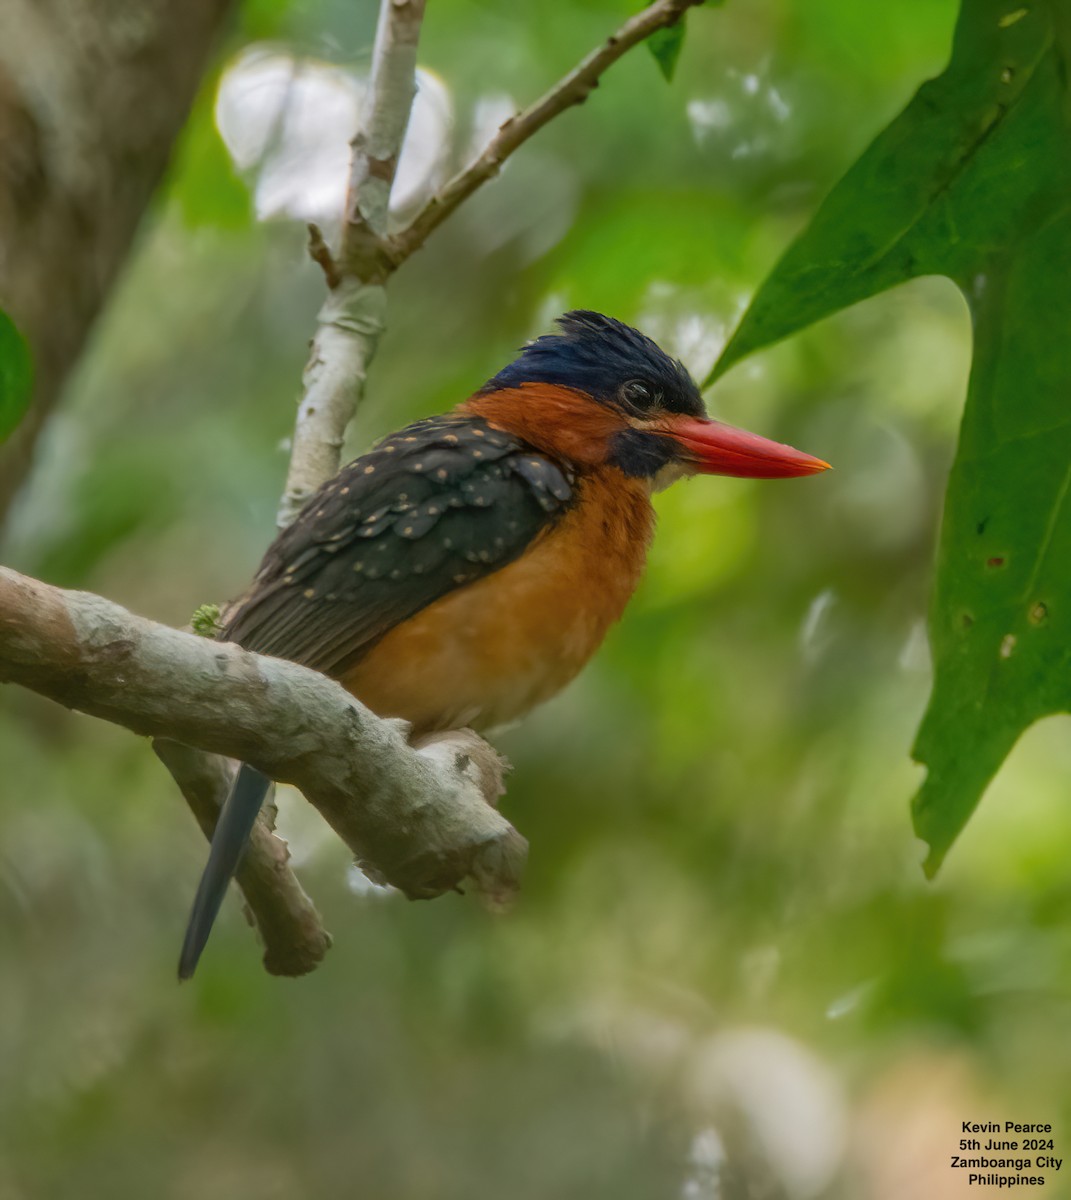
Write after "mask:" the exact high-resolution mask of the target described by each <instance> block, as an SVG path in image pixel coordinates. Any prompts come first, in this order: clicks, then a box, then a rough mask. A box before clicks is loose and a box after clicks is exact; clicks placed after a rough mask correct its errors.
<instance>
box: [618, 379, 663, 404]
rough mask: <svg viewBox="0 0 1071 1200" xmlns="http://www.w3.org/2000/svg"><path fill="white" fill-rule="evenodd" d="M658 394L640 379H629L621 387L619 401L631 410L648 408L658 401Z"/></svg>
mask: <svg viewBox="0 0 1071 1200" xmlns="http://www.w3.org/2000/svg"><path fill="white" fill-rule="evenodd" d="M660 398H661V397H660V393H658V392H657V391H655V389H654V388H652V387H650V386H649V385H648V384H646V383H644V382H643V380H642V379H630V380H629V381H628V383H626V384H623V385H622V387H621V399H622V400H624V401H625V403H626V404H630V405H631V406H632V407H633V408H650V407H651V406H652V405H653V404H656V403H657V402H658V400H659V399H660Z"/></svg>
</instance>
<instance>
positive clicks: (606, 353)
mask: <svg viewBox="0 0 1071 1200" xmlns="http://www.w3.org/2000/svg"><path fill="white" fill-rule="evenodd" d="M557 324H558V327H559V330H560V332H558V333H554V334H548V335H546V336H544V337H539V338H536V339H535V340H534V341H532V342H529V343H528V345H527V346H525V347H524V349H523V350H522V351H521V353H520V354H519V356H518V357H517V358H516V359H515V360H514V361H513V362H511V363H510V364H509V366H508V367H505V368H504V369H503V370H501V371H499V373H498V374H497V375H496V376H495V377H494V378H493V379H491V380H489V381H488V382H487V383H486V384H485V385H484V386H483V387H482V388H481V389H480V391H479V392H477V394H476V395H475V396H474V397H473V398H472V400H470V401H468V403H467V404H466V405H465V406H464V407H465V408H466V409H468V410H469V411H472V412H477V413H479V414H480V415H481V416H483V417H485V418H487V419H488V420H490V421H492V422H494V423H495V424H501V425H502V427H503V428H506V429H509V430H510V431H511V432H514V433H516V434H518V435H520V436H521V437H524V438H525V439H526V440H527V441H529V442H531V443H532V444H533V445H536V446H538V447H539V448H540V449H543V450H546V451H549V452H550V453H554V454H558V455H560V456H562V457H563V458H566V459H570V460H572V461H574V462H577V463H580V464H583V465H591V466H596V465H606V466H614V467H617V468H618V469H619V470H621V471H622V472H623V473H624V474H625V475H628V476H631V477H633V478H643V479H646V480H648V481H649V482H650V483H651V486H652V487H654V488H658V487H664V486H665V485H666V484H667V483H671V482H672V481H673V480H674V479H676V478H679V477H680V476H681V475H690V474H708V475H737V476H742V477H746V478H754V479H781V478H789V477H791V476H798V475H813V474H815V473H817V472H818V471H824V470H826V468H827V467H828V465H829V464H828V463H824V462H822V460H821V459H819V458H812V457H811V455H809V454H803V453H802V452H801V451H799V450H793V449H792V447H791V446H783V445H781V444H780V443H779V442H772V441H769V440H768V439H766V438H763V437H759V436H758V435H757V434H754V433H748V432H746V431H745V430H743V429H736V428H734V427H733V426H731V425H725V424H723V423H722V422H720V421H714V420H711V419H710V418H709V417H708V416H707V414H706V409H705V407H704V405H703V400H702V397H701V396H700V394H699V389H698V387H696V384H695V381H694V380H693V379H692V377H691V375H689V374H688V371H687V370H686V369H685V367H684V366H683V365H682V364H681V363H679V362H678V361H677V360H676V359H674V358H670V356H669V355H668V354H666V353H665V351H663V350H661V349H660V348H659V347H658V346H657V345H655V343H654V342H653V341H651V339H650V338H649V337H646V336H645V335H644V334H642V333H640V332H639V330H637V329H633V328H632V327H631V326H629V325H625V324H623V323H622V322H620V321H615V320H614V319H613V318H612V317H606V316H603V315H602V314H601V313H596V312H586V311H583V310H577V311H574V312H568V313H566V314H565V315H564V316H562V317H559V318H558V322H557Z"/></svg>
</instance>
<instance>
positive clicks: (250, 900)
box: [152, 738, 331, 976]
mask: <svg viewBox="0 0 1071 1200" xmlns="http://www.w3.org/2000/svg"><path fill="white" fill-rule="evenodd" d="M152 748H153V750H154V751H155V752H156V756H157V758H159V759H160V761H161V762H162V763H163V764H164V765H165V766H166V767H167V769H168V770H169V771H170V772H171V774H172V776H173V778H174V780H175V782H176V783H177V784H178V785H179V788H180V790H181V791H182V794H183V796H184V797H185V799H186V803H187V804H188V805H189V806H190V808H191V809H192V810H193V815H194V816H195V817H196V818H197V823H198V824H199V825H200V826H201V831H202V833H204V835H205V837H206V838H208V839H209V840H211V838H212V833H213V830H214V829H215V827H216V821H217V819H218V817H219V810H220V808H221V807H222V806H223V801H224V800H226V798H227V794H228V793H229V792H230V789H231V784H232V782H233V781H234V776H235V764H234V763H233V762H231V761H230V760H229V759H226V758H220V757H219V755H216V754H205V753H204V752H203V751H202V750H195V749H194V748H193V747H192V746H184V745H182V744H181V742H173V741H171V740H169V739H168V738H156V739H155V740H154V741H153V747H152ZM289 860H290V852H289V850H288V849H287V845H286V843H285V842H284V841H283V840H282V839H281V838H278V837H276V836H275V835H274V833H273V832H272V830H271V829H270V827H269V825H268V823H267V821H266V820H258V821H257V823H256V825H255V826H254V827H253V832H252V833H251V834H250V836H249V846H248V848H247V850H246V852H245V854H244V855H243V856H242V861H241V864H240V865H239V867H238V873H237V876H236V878H237V881H238V886H239V887H240V888H241V889H242V893H243V895H244V896H245V902H246V905H247V907H248V911H249V914H250V916H251V917H252V920H253V923H254V924H255V925H256V928H257V931H258V932H259V934H260V940H261V942H262V943H263V945H264V968H265V970H267V971H268V973H269V974H271V975H292V976H293V975H307V974H308V973H309V971H311V970H313V969H314V968H315V967H317V966H318V965H319V964H320V962H321V961H322V960H323V957H324V955H325V954H326V953H327V951H328V950H329V949H330V947H331V935H330V934H329V933H328V932H327V930H326V929H324V927H323V922H322V921H321V919H320V914H319V913H318V912H317V911H316V909H315V907H314V906H313V903H312V901H311V900H310V899H309V898H308V896H307V895H306V894H305V892H304V890H303V889H302V887H301V884H300V883H299V882H298V878H297V876H296V875H295V874H294V872H293V871H292V870H291V869H290V866H289Z"/></svg>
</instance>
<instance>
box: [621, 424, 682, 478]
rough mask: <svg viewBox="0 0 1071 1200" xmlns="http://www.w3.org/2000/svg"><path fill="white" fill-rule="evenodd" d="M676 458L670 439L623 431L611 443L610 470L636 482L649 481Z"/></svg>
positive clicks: (638, 430)
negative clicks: (613, 468)
mask: <svg viewBox="0 0 1071 1200" xmlns="http://www.w3.org/2000/svg"><path fill="white" fill-rule="evenodd" d="M676 457H677V454H676V449H675V448H674V445H673V443H672V442H671V441H670V440H669V438H666V437H663V436H661V435H660V434H657V433H646V432H644V431H643V430H641V429H623V430H621V432H620V433H615V434H614V435H613V437H612V438H611V439H610V456H609V462H610V465H611V466H614V467H617V469H618V470H619V471H622V472H623V473H624V474H625V475H629V476H631V477H632V478H633V479H648V478H650V477H651V476H652V475H657V474H658V472H659V471H661V470H662V468H663V467H665V466H666V465H668V464H669V463H671V462H673V460H674V459H675V458H676Z"/></svg>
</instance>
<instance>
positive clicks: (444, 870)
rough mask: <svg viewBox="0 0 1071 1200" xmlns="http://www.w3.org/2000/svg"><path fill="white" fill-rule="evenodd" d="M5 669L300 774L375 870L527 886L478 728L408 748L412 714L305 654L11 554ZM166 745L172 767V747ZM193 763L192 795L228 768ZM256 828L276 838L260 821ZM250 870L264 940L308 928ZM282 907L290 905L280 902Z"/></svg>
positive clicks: (405, 882) (296, 907) (493, 758)
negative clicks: (222, 637) (251, 643)
mask: <svg viewBox="0 0 1071 1200" xmlns="http://www.w3.org/2000/svg"><path fill="white" fill-rule="evenodd" d="M0 682H3V683H17V684H21V685H22V686H24V687H28V688H31V689H32V690H33V691H36V692H39V693H41V694H42V695H44V696H48V697H49V698H50V699H52V700H56V701H58V702H59V703H60V704H63V705H65V706H66V707H68V708H75V709H78V710H79V711H81V712H85V713H89V714H90V715H92V716H97V717H102V718H103V719H105V720H108V721H113V722H115V723H116V724H119V725H123V726H125V727H126V728H127V729H130V730H132V731H133V732H135V733H139V734H144V735H147V736H151V737H156V738H166V739H168V740H171V741H177V742H181V743H183V744H184V745H185V746H192V747H197V748H198V749H200V750H204V751H209V752H211V753H212V754H217V755H224V756H226V757H228V758H235V759H240V760H241V761H243V762H248V763H251V764H252V765H253V766H255V767H257V768H258V769H259V770H261V771H263V772H264V773H265V774H266V775H269V776H270V777H271V778H273V779H277V780H280V781H282V782H286V783H290V784H293V785H294V786H295V787H298V788H300V789H301V791H302V792H303V793H304V794H305V796H306V797H307V798H308V800H309V801H310V802H311V803H312V804H313V805H314V806H315V807H316V808H317V809H319V811H320V812H321V813H322V814H323V816H324V817H325V818H326V820H327V821H328V822H329V824H330V825H331V826H332V828H333V829H334V830H335V831H336V832H337V833H338V834H339V836H340V837H341V838H342V840H343V841H344V842H345V843H346V845H347V846H349V847H350V849H351V850H352V851H353V853H354V855H355V856H356V857H357V859H358V860H359V861H360V862H361V863H362V864H365V865H366V866H367V867H368V869H369V870H370V872H371V873H373V874H374V875H375V877H376V878H378V879H380V880H382V881H383V882H386V883H390V884H392V885H393V886H395V887H397V888H399V889H400V890H401V891H403V892H404V893H405V894H406V895H407V896H409V897H411V898H414V899H416V898H430V897H432V896H437V895H440V894H441V893H443V892H445V891H448V890H451V889H456V888H457V887H459V886H460V885H461V883H462V882H463V881H464V880H465V879H466V878H469V879H472V880H474V881H475V883H476V885H477V887H478V888H479V890H480V891H481V892H483V893H484V894H485V895H487V896H488V897H489V898H491V899H492V900H494V901H498V902H502V901H506V900H508V899H509V898H510V896H512V894H513V893H514V892H515V891H516V889H517V887H518V884H519V878H520V872H521V869H522V867H523V863H524V860H525V857H526V853H527V843H526V842H525V840H524V838H522V837H521V835H520V834H519V833H517V831H516V830H515V829H514V828H513V827H512V826H511V825H510V824H509V822H508V821H506V820H505V818H504V817H503V816H502V815H501V814H500V813H499V812H498V811H497V809H496V808H495V807H494V805H495V803H496V802H497V798H498V796H499V795H500V793H501V789H502V764H501V762H500V760H499V758H498V756H497V755H496V754H495V752H494V751H493V750H492V749H491V747H490V746H488V745H487V743H486V742H484V741H482V740H481V739H480V738H478V737H477V736H476V735H475V734H474V733H472V732H471V731H470V730H461V731H458V732H457V733H452V734H447V735H443V737H441V738H437V739H431V740H429V741H428V742H425V743H424V744H423V745H421V746H420V747H419V748H414V747H412V746H410V745H409V744H408V742H407V741H406V734H407V732H408V730H407V727H406V725H405V723H404V722H401V721H385V720H381V719H379V718H378V717H376V716H375V715H373V714H372V713H370V712H369V711H368V710H367V709H365V708H364V707H363V706H362V705H361V704H359V703H358V701H356V700H355V699H354V698H353V697H352V696H351V695H349V693H348V692H346V691H345V690H344V689H343V688H342V687H341V686H340V685H339V684H337V683H335V682H334V681H332V680H330V679H328V678H326V677H325V676H323V675H319V674H317V673H316V672H315V671H311V670H309V669H308V668H306V667H302V666H299V665H298V664H296V663H291V662H286V661H284V660H282V659H275V658H267V657H263V656H261V655H257V654H253V653H251V652H250V651H248V650H243V649H241V647H239V646H236V645H233V644H231V643H222V642H214V641H210V640H208V639H205V638H200V637H196V636H194V635H193V634H188V633H183V632H180V631H179V630H176V629H170V628H168V627H167V626H164V625H158V624H155V623H154V622H152V621H147V620H145V619H144V618H142V617H138V616H135V615H134V614H132V613H130V612H127V611H126V610H125V609H123V608H121V607H120V606H119V605H117V604H113V603H112V602H111V601H108V600H105V599H104V598H102V597H100V596H95V595H92V594H90V593H87V592H69V591H64V590H61V589H59V588H54V587H50V586H49V585H48V584H44V583H41V582H39V581H37V580H34V579H30V578H28V577H27V576H24V575H19V574H18V573H16V572H15V571H11V570H7V569H5V568H0ZM159 752H160V753H161V757H162V758H164V759H165V761H167V762H168V765H169V767H171V769H172V770H173V771H175V762H176V756H175V753H174V752H171V751H169V750H167V749H165V748H161V751H159ZM195 767H196V764H195V763H192V762H191V761H187V762H185V763H180V770H179V771H178V772H176V774H178V775H180V777H181V776H182V774H183V771H185V773H186V779H185V782H184V791H185V792H186V794H187V796H188V797H189V794H190V792H191V790H196V789H197V787H201V788H202V790H207V792H208V793H209V794H214V795H215V796H217V797H218V796H219V795H221V794H222V792H223V782H224V781H222V780H213V779H212V778H211V777H210V778H208V780H207V782H205V781H204V780H202V781H201V783H200V784H197V782H196V778H194V779H193V780H191V779H190V777H189V776H190V774H191V773H192V774H193V776H195V777H196V773H197V771H198V770H201V769H202V768H200V767H196V770H194V768H195ZM205 769H207V768H205ZM211 769H212V770H216V769H217V768H211ZM193 807H194V808H195V810H197V809H198V808H199V805H198V803H195V804H194V805H193ZM202 820H203V821H204V823H207V820H206V819H205V818H202ZM262 836H270V834H269V833H268V830H267V828H266V827H265V828H264V830H263V835H261V834H258V839H260V838H261V837H262ZM260 845H261V842H260V841H258V846H260ZM272 853H274V851H272ZM257 870H258V871H260V872H261V873H262V875H261V880H260V884H259V885H258V886H259V892H257V891H256V890H254V894H253V895H250V893H249V892H248V891H247V897H248V898H249V900H250V906H251V908H253V910H254V912H255V914H256V917H257V923H258V925H259V926H260V928H261V931H262V933H263V934H264V935H265V940H266V942H267V941H268V936H269V935H268V931H269V929H271V927H272V926H271V922H272V921H277V922H279V923H281V927H282V928H283V929H289V930H293V929H294V928H295V927H296V926H307V923H308V922H309V921H310V920H311V918H310V915H309V912H308V910H306V909H305V908H304V907H303V906H302V905H301V904H300V902H298V901H296V899H295V897H294V894H293V892H292V890H288V891H287V893H286V896H287V898H286V899H285V900H283V899H281V898H280V895H279V893H278V889H277V888H276V887H275V882H274V881H273V880H272V879H271V878H270V877H268V876H266V875H265V874H264V872H268V871H270V868H268V867H266V866H265V864H264V863H261V864H260V865H259V866H258V867H257ZM265 879H266V882H265ZM245 882H248V878H247V879H246V880H245ZM286 905H290V906H291V909H292V911H291V912H290V913H289V914H287V913H284V912H282V911H280V910H281V909H282V908H284V907H285V906H286ZM320 936H322V937H326V935H323V934H322V931H321V934H320ZM312 940H313V942H315V936H313V938H312ZM275 942H276V952H277V953H279V954H281V953H282V949H281V948H280V947H279V946H278V938H276V939H275ZM324 949H326V944H323V945H322V946H321V947H320V951H319V953H320V954H321V955H322V952H323V950H324ZM305 952H306V951H304V950H303V951H302V953H305ZM311 953H315V947H314V948H313V951H311ZM278 961H282V960H281V959H280V960H278ZM305 969H308V968H307V967H306V968H305Z"/></svg>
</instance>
